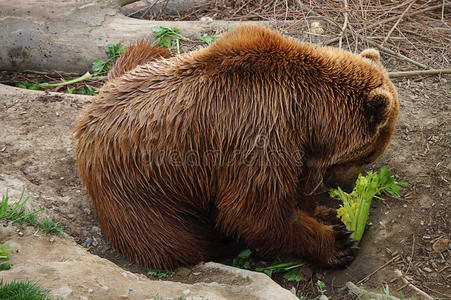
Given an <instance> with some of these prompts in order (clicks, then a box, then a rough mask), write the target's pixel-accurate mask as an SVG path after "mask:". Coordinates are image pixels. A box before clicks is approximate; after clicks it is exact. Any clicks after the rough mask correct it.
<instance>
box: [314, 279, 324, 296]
mask: <svg viewBox="0 0 451 300" xmlns="http://www.w3.org/2000/svg"><path fill="white" fill-rule="evenodd" d="M315 285H316V289H317V290H318V293H320V294H321V295H324V294H326V292H327V289H326V284H325V283H324V282H323V281H321V280H318V281H317V282H316V283H315Z"/></svg>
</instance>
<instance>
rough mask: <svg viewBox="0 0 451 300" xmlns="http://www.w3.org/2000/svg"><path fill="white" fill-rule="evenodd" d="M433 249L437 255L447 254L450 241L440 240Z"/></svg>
mask: <svg viewBox="0 0 451 300" xmlns="http://www.w3.org/2000/svg"><path fill="white" fill-rule="evenodd" d="M432 249H433V250H434V251H435V252H437V253H442V252H445V251H447V250H448V249H449V240H448V239H438V240H437V241H436V242H435V243H434V244H433V245H432Z"/></svg>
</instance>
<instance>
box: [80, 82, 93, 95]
mask: <svg viewBox="0 0 451 300" xmlns="http://www.w3.org/2000/svg"><path fill="white" fill-rule="evenodd" d="M95 93H97V90H96V89H95V88H93V87H92V86H90V85H88V84H86V83H83V88H82V89H81V90H80V94H82V95H94V94H95Z"/></svg>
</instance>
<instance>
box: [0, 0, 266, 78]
mask: <svg viewBox="0 0 451 300" xmlns="http://www.w3.org/2000/svg"><path fill="white" fill-rule="evenodd" d="M135 1H136V0H94V1H91V0H80V1H67V0H55V1H43V0H20V1H11V0H0V70H8V71H18V72H38V73H39V72H45V73H53V72H58V73H61V74H82V73H85V72H86V71H88V70H90V69H91V64H92V62H93V61H94V60H95V59H96V58H106V54H105V48H106V45H107V44H109V43H112V44H116V43H119V42H120V43H122V44H123V45H127V44H128V43H129V42H130V41H134V40H139V39H142V38H147V39H152V38H153V35H152V28H153V27H154V26H159V25H165V26H174V27H177V28H179V29H180V31H181V33H182V34H183V35H184V36H186V37H189V38H196V39H197V38H198V37H199V35H201V34H202V33H205V32H210V33H211V32H222V31H224V30H226V29H229V28H231V27H233V26H236V25H238V24H239V23H240V22H225V21H213V22H200V21H186V22H173V21H172V22H171V21H167V22H166V21H163V22H160V21H145V20H138V19H133V18H128V17H125V16H124V15H123V14H121V13H120V8H121V7H122V6H124V5H126V4H129V3H132V2H135ZM247 23H252V22H247ZM253 23H259V24H266V25H268V24H269V23H267V22H253Z"/></svg>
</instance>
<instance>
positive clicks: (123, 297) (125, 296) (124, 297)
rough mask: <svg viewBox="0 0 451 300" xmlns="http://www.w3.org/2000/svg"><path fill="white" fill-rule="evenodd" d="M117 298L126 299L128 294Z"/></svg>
mask: <svg viewBox="0 0 451 300" xmlns="http://www.w3.org/2000/svg"><path fill="white" fill-rule="evenodd" d="M119 298H122V299H126V298H128V294H124V295H120V296H119Z"/></svg>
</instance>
